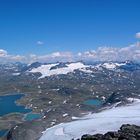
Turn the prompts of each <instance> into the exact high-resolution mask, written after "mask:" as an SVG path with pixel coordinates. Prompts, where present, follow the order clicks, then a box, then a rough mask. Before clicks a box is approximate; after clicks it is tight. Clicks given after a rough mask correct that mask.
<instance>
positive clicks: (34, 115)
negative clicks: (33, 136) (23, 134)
mask: <svg viewBox="0 0 140 140" xmlns="http://www.w3.org/2000/svg"><path fill="white" fill-rule="evenodd" d="M41 117H42V115H41V114H39V113H28V114H25V117H24V120H26V121H32V120H36V119H40V118H41Z"/></svg>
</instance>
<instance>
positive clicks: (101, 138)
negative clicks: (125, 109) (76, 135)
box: [77, 124, 140, 140]
mask: <svg viewBox="0 0 140 140" xmlns="http://www.w3.org/2000/svg"><path fill="white" fill-rule="evenodd" d="M77 140H140V126H136V125H129V124H125V125H122V126H121V127H120V130H118V131H116V132H107V133H105V134H104V135H103V134H95V135H88V134H86V135H83V136H82V137H81V139H77Z"/></svg>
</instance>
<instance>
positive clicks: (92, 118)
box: [39, 99, 140, 140]
mask: <svg viewBox="0 0 140 140" xmlns="http://www.w3.org/2000/svg"><path fill="white" fill-rule="evenodd" d="M139 110H140V100H139V99H137V100H136V101H135V102H133V103H132V104H129V105H126V106H121V107H115V108H110V109H107V110H104V111H102V112H99V113H94V114H90V115H86V116H84V117H82V118H81V119H78V120H76V121H72V122H68V123H63V124H59V125H56V126H54V127H51V128H49V129H47V130H46V131H45V132H44V133H43V136H42V137H41V138H40V139H39V140H47V139H49V140H56V139H57V140H71V139H73V138H75V139H77V138H79V137H81V136H82V135H84V134H96V133H106V132H107V131H115V130H118V129H119V127H120V126H121V125H122V124H126V123H129V124H136V125H140V111H139Z"/></svg>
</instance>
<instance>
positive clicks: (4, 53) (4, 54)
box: [0, 49, 7, 57]
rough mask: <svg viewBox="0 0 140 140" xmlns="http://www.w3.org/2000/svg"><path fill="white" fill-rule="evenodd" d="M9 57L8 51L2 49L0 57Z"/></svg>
mask: <svg viewBox="0 0 140 140" xmlns="http://www.w3.org/2000/svg"><path fill="white" fill-rule="evenodd" d="M5 56H7V51H5V50H3V49H0V57H5Z"/></svg>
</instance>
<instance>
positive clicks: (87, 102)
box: [83, 99, 103, 107]
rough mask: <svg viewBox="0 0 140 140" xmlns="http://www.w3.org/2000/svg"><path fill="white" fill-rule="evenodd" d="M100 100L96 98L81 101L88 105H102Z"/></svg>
mask: <svg viewBox="0 0 140 140" xmlns="http://www.w3.org/2000/svg"><path fill="white" fill-rule="evenodd" d="M102 103H103V102H102V101H100V100H98V99H90V100H85V101H84V102H83V104H85V105H90V106H96V107H97V106H101V105H102Z"/></svg>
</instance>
